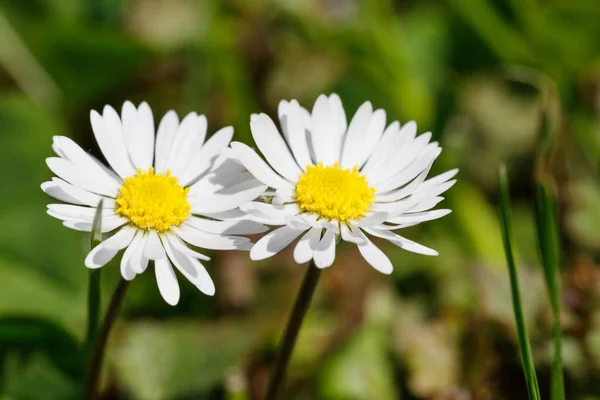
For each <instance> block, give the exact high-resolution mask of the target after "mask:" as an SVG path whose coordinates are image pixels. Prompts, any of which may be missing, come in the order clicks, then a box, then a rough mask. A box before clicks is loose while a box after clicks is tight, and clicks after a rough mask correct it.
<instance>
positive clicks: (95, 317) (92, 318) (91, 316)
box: [85, 269, 101, 356]
mask: <svg viewBox="0 0 600 400" xmlns="http://www.w3.org/2000/svg"><path fill="white" fill-rule="evenodd" d="M100 274H101V273H100V270H99V269H92V270H90V274H89V275H90V281H89V285H88V303H87V305H88V323H87V334H86V339H85V351H86V353H87V354H88V355H89V356H91V353H92V351H93V349H94V343H96V337H97V335H98V322H99V314H100V278H101V275H100Z"/></svg>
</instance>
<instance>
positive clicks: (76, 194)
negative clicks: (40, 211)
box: [42, 178, 115, 208]
mask: <svg viewBox="0 0 600 400" xmlns="http://www.w3.org/2000/svg"><path fill="white" fill-rule="evenodd" d="M42 190H43V191H44V192H45V193H46V194H48V195H50V196H52V197H54V198H56V199H58V200H62V201H64V202H67V203H74V204H79V205H85V206H90V207H96V206H97V205H98V204H99V203H100V200H102V208H114V207H115V199H113V198H110V197H105V196H100V195H97V194H95V193H92V192H89V191H87V190H85V189H82V188H80V187H77V186H73V185H71V184H70V183H68V182H66V181H64V180H62V179H60V178H52V182H44V183H43V184H42Z"/></svg>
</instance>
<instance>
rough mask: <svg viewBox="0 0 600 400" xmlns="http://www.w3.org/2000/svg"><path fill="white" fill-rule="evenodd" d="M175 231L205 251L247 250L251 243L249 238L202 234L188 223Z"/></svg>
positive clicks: (174, 229)
mask: <svg viewBox="0 0 600 400" xmlns="http://www.w3.org/2000/svg"><path fill="white" fill-rule="evenodd" d="M173 231H174V232H175V233H177V235H179V237H181V238H182V239H183V240H185V241H186V242H187V243H189V244H192V245H194V246H198V247H201V248H203V249H212V250H245V249H247V248H248V247H249V243H250V240H249V239H248V238H244V237H238V236H223V235H217V234H214V233H207V232H202V231H200V230H198V229H196V228H194V227H192V226H190V225H187V224H186V223H183V224H182V225H180V226H178V227H175V228H173Z"/></svg>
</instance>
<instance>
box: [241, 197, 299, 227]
mask: <svg viewBox="0 0 600 400" xmlns="http://www.w3.org/2000/svg"><path fill="white" fill-rule="evenodd" d="M240 209H241V210H242V211H244V212H245V213H247V214H248V217H250V219H252V220H253V221H257V222H261V223H265V224H267V225H284V224H285V222H286V221H287V218H288V216H291V215H296V214H298V212H299V211H300V210H299V209H298V206H297V205H296V204H286V205H284V206H277V205H273V204H267V203H260V202H256V201H254V202H251V203H246V204H243V205H241V206H240Z"/></svg>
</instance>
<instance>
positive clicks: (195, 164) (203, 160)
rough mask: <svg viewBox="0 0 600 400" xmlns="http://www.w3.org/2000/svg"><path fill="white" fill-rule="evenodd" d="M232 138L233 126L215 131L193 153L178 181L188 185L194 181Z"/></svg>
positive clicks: (211, 163)
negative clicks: (196, 152) (198, 149)
mask: <svg viewBox="0 0 600 400" xmlns="http://www.w3.org/2000/svg"><path fill="white" fill-rule="evenodd" d="M232 138H233V128H232V127H231V126H227V127H225V128H223V129H220V130H219V131H217V132H216V133H215V134H214V135H212V136H211V137H210V139H208V140H207V141H206V143H204V146H202V149H200V151H199V152H198V154H193V157H190V159H189V162H188V163H187V165H186V166H185V168H184V172H182V173H181V175H180V179H179V182H180V183H181V185H183V186H188V185H189V184H190V183H192V182H193V181H195V180H196V179H197V178H198V177H199V176H200V175H201V174H202V173H203V172H205V171H206V170H208V169H209V168H210V167H211V165H213V163H214V161H215V160H216V158H217V157H218V156H219V154H220V152H221V150H223V149H224V148H226V147H227V146H228V145H229V143H230V142H231V139H232Z"/></svg>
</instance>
